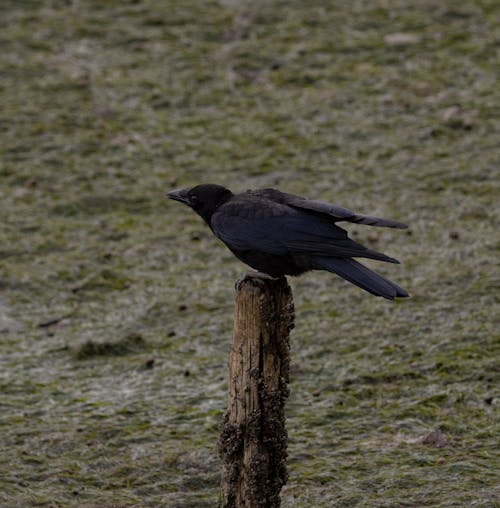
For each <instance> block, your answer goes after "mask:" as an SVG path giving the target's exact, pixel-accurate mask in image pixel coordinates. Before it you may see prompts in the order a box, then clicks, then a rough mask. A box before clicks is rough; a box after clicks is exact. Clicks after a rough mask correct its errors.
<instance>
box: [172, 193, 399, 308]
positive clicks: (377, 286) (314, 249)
mask: <svg viewBox="0 0 500 508" xmlns="http://www.w3.org/2000/svg"><path fill="white" fill-rule="evenodd" d="M167 196H168V197H169V198H171V199H174V200H176V201H180V202H181V203H184V204H185V205H187V206H189V207H190V208H192V209H193V210H194V211H195V212H196V213H197V214H198V215H200V216H201V217H202V218H203V220H204V221H205V222H206V223H207V224H208V226H209V227H210V229H211V230H212V231H213V233H214V235H215V236H216V237H217V238H220V239H221V240H222V241H223V242H224V243H225V244H226V245H227V247H228V248H229V250H231V252H232V253H233V254H234V255H235V256H236V257H237V258H238V259H240V260H241V261H243V262H244V263H246V264H247V265H249V266H251V267H252V268H254V269H256V270H258V271H259V272H263V273H265V274H268V275H270V276H272V277H282V276H284V275H300V274H302V273H304V272H307V271H310V270H327V271H329V272H334V273H336V274H337V275H340V277H342V278H344V279H346V280H348V281H349V282H352V283H353V284H355V285H356V286H359V287H360V288H362V289H364V290H365V291H368V292H369V293H371V294H373V295H376V296H383V297H384V298H388V299H390V300H392V299H394V298H396V297H406V296H408V293H407V292H406V291H405V290H404V289H403V288H401V287H399V286H398V285H396V284H394V282H391V281H390V280H388V279H385V278H384V277H382V276H380V275H379V274H377V273H375V272H374V271H372V270H370V269H369V268H367V267H366V266H364V265H362V264H361V263H359V262H358V261H355V260H354V259H352V258H354V257H360V258H370V259H377V260H379V261H386V262H388V263H399V261H398V260H397V259H394V258H391V257H389V256H386V255H385V254H382V253H381V252H377V251H375V250H372V249H368V248H366V247H363V245H360V244H359V243H356V242H355V241H354V240H351V239H350V238H348V236H347V231H345V230H344V229H342V228H340V227H339V226H337V225H336V224H335V223H336V222H340V221H348V222H354V223H356V224H366V225H368V226H381V227H387V228H398V229H404V228H406V227H407V226H406V225H405V224H401V223H400V222H396V221H394V220H390V219H379V218H378V217H369V216H366V215H360V214H357V213H355V212H353V211H351V210H348V209H347V208H342V207H340V206H335V205H331V204H329V203H326V202H324V201H314V200H311V199H307V198H303V197H300V196H296V195H294V194H288V193H285V192H281V191H279V190H276V189H259V190H249V191H246V192H242V193H241V194H233V193H232V192H231V191H230V190H229V189H226V188H225V187H222V186H220V185H214V184H204V185H197V186H196V187H193V188H191V189H180V190H176V191H172V192H169V193H168V194H167Z"/></svg>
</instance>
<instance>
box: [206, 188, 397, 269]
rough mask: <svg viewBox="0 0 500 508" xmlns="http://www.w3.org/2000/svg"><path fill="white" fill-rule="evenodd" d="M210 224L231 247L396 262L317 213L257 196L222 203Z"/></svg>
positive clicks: (282, 253)
mask: <svg viewBox="0 0 500 508" xmlns="http://www.w3.org/2000/svg"><path fill="white" fill-rule="evenodd" d="M211 227H212V230H213V231H214V233H215V235H216V236H217V237H219V238H220V239H221V240H222V241H223V242H224V243H225V244H226V245H227V246H228V247H229V248H231V249H233V250H234V249H238V250H256V251H260V252H264V253H268V254H273V255H286V254H308V255H311V256H328V257H329V256H331V257H340V258H344V257H368V258H372V259H378V260H380V261H388V262H391V263H398V261H397V260H396V259H394V258H391V257H389V256H386V255H385V254H382V253H380V252H376V251H374V250H371V249H367V248H366V247H363V246H362V245H360V244H358V243H356V242H354V241H353V240H351V239H350V238H348V236H347V232H346V231H345V230H343V229H342V228H339V227H338V226H336V225H335V224H332V223H331V221H329V220H326V219H325V218H323V217H321V216H316V215H311V214H308V213H304V212H301V211H298V210H295V209H293V208H289V207H288V206H287V205H283V204H279V203H275V202H274V203H272V202H271V203H269V202H268V201H266V200H263V199H257V197H255V198H254V200H252V199H245V200H234V201H231V202H230V203H226V204H224V205H223V206H221V207H220V208H219V210H218V211H217V212H216V213H215V214H214V215H213V216H212V220H211Z"/></svg>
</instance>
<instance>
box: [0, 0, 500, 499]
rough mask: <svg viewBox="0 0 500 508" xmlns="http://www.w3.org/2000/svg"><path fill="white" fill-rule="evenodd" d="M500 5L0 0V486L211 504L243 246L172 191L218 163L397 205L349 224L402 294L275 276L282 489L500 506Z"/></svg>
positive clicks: (231, 177) (231, 172)
mask: <svg viewBox="0 0 500 508" xmlns="http://www.w3.org/2000/svg"><path fill="white" fill-rule="evenodd" d="M499 17H500V8H499V5H498V2H496V1H495V0H474V1H473V0H464V1H462V2H457V1H453V0H444V1H442V2H435V1H431V0H418V1H416V0H414V1H410V0H394V1H390V0H359V1H358V0H356V1H347V0H338V1H321V2H320V1H316V0H312V1H307V2H306V1H297V0H295V1H293V0H292V1H288V2H283V1H280V0H274V1H266V2H264V1H263V2H244V1H242V0H220V1H205V2H196V1H194V0H166V1H164V2H154V1H152V0H151V1H147V0H128V1H123V0H122V1H115V0H109V1H97V0H94V1H92V0H66V1H63V0H46V1H43V0H2V2H1V3H0V26H1V32H0V45H1V49H2V51H1V52H0V89H1V95H0V97H1V99H0V101H1V108H0V132H1V143H0V154H1V157H0V197H1V206H0V288H1V293H0V350H1V356H0V450H1V453H0V506H1V507H2V508H3V507H5V508H14V507H22V508H24V507H42V506H45V507H84V508H112V507H115V508H118V507H120V508H121V507H129V506H138V507H169V508H170V507H171V508H212V507H215V506H217V502H218V499H219V487H218V485H219V471H218V467H219V461H218V457H217V452H216V442H217V439H218V431H219V423H220V421H221V417H222V414H223V412H224V410H225V404H226V386H227V383H226V371H227V357H228V353H229V345H230V340H231V333H232V313H233V304H234V289H233V286H234V282H235V280H236V279H237V278H238V277H239V276H241V275H242V274H243V273H244V272H245V271H246V269H245V267H244V266H243V265H241V264H240V263H239V262H238V261H237V260H235V259H234V258H233V257H232V256H231V255H230V253H229V252H228V251H226V250H225V249H224V248H223V246H222V245H221V244H220V243H219V242H217V241H216V240H215V239H214V238H213V237H212V235H211V233H210V232H209V230H208V229H207V228H206V227H205V226H204V225H203V224H202V222H201V220H200V219H199V218H198V217H196V216H195V215H194V214H193V213H190V212H189V210H187V209H186V208H185V207H182V206H180V205H179V204H178V203H174V202H170V201H167V200H166V199H165V197H164V194H165V192H167V191H168V190H170V189H172V188H176V187H180V186H188V185H192V184H195V183H200V182H209V181H210V182H214V183H222V184H226V185H227V186H228V187H230V188H232V189H233V190H235V191H240V190H245V189H247V188H256V187H264V186H276V187H279V188H280V189H282V190H286V191H289V192H295V193H299V194H303V195H307V196H309V197H314V198H321V199H323V200H326V201H330V202H334V203H336V204H339V205H343V206H346V207H350V208H353V209H355V210H357V211H359V212H365V213H371V214H376V215H380V216H383V217H390V218H394V219H397V220H400V221H403V222H407V223H408V224H410V229H409V230H408V232H401V231H391V230H379V229H375V228H366V227H356V226H352V227H349V229H350V231H351V232H352V233H353V234H354V235H357V238H358V239H359V240H360V241H362V242H364V243H365V244H367V245H369V246H371V247H373V248H376V249H379V250H382V251H384V252H386V253H387V254H388V255H391V256H395V257H397V258H399V259H400V260H401V261H402V264H401V265H400V266H396V265H384V264H378V269H379V271H380V272H381V273H382V274H384V275H386V276H387V277H389V278H391V279H393V280H394V281H396V282H397V283H399V284H400V285H402V286H403V287H405V288H407V289H408V290H409V291H410V293H411V294H412V298H411V299H409V300H404V301H401V302H396V303H394V302H388V301H381V299H377V298H373V297H371V296H370V295H368V294H366V293H364V292H362V291H361V290H359V289H357V288H355V287H353V286H351V285H349V284H347V283H345V282H344V281H342V280H340V279H339V278H338V277H335V276H333V275H331V274H327V273H322V272H315V273H312V274H307V275H305V276H303V277H301V278H299V279H291V280H290V283H291V284H292V287H293V291H294V296H295V305H296V313H297V316H296V328H295V330H294V332H293V335H292V338H291V339H292V360H293V364H292V378H291V385H290V389H291V396H290V400H289V403H288V407H287V414H288V430H289V436H290V444H289V473H290V479H289V482H288V485H287V486H286V488H285V489H284V490H283V493H282V499H283V503H282V504H283V507H285V508H292V507H293V508H329V507H366V508H374V507H415V508H420V507H428V506H432V507H470V506H474V507H482V508H494V507H499V506H500V483H499V471H500V444H499V443H500V414H499V405H500V393H499V386H500V332H499V330H500V322H499V315H500V305H499V295H500V291H499V289H500V270H499V262H498V254H499V251H500V239H499V236H498V231H499V225H500V205H499V194H500V185H499V183H500V177H499V162H500V160H499V159H500V150H499V139H500V136H499V133H500V128H499V127H500V122H499V118H500V87H499V85H498V61H499V60H498V50H499V40H500V28H499V27H500V25H499V23H498V20H499ZM370 266H376V265H374V264H370Z"/></svg>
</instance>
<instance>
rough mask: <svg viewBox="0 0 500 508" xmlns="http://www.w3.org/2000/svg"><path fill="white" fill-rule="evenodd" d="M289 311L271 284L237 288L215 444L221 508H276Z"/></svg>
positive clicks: (278, 282)
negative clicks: (225, 391) (225, 394)
mask: <svg viewBox="0 0 500 508" xmlns="http://www.w3.org/2000/svg"><path fill="white" fill-rule="evenodd" d="M293 322H294V307H293V297H292V292H291V290H290V287H289V286H288V284H287V281H286V279H285V278H284V277H282V278H279V279H272V278H265V277H261V276H260V274H259V275H257V276H252V275H248V276H247V277H245V279H243V281H242V282H240V283H239V284H238V285H237V295H236V311H235V319H234V337H233V345H232V349H231V353H230V357H229V387H228V408H227V412H226V414H225V416H224V421H223V424H222V429H221V436H220V441H219V453H220V457H221V459H222V501H221V506H222V507H223V508H277V507H279V506H280V497H279V494H280V490H281V488H282V487H283V485H285V483H286V480H287V470H286V456H287V452H286V448H287V441H288V436H287V432H286V427H285V401H286V399H287V397H288V377H289V376H288V371H289V363H290V357H289V340H288V338H289V333H290V330H291V329H292V328H293Z"/></svg>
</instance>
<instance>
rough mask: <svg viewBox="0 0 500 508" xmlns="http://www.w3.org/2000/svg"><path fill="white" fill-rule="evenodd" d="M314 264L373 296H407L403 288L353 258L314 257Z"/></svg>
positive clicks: (392, 297) (390, 297)
mask: <svg viewBox="0 0 500 508" xmlns="http://www.w3.org/2000/svg"><path fill="white" fill-rule="evenodd" d="M315 265H316V266H317V268H318V269H320V270H327V271H329V272H334V273H336V274H337V275H340V277H342V278H344V279H346V280H348V281H349V282H351V283H352V284H355V285H356V286H359V287H360V288H362V289H364V290H365V291H368V292H369V293H371V294H372V295H375V296H383V297H384V298H387V299H388V300H393V299H394V298H404V297H406V296H409V295H408V293H407V292H406V291H405V290H404V289H403V288H401V287H399V286H398V285H397V284H394V282H391V281H390V280H388V279H385V278H384V277H382V276H381V275H379V274H378V273H375V272H374V271H373V270H370V269H369V268H367V267H366V266H364V265H362V264H361V263H359V262H358V261H355V260H354V259H350V258H327V257H316V258H315Z"/></svg>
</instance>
